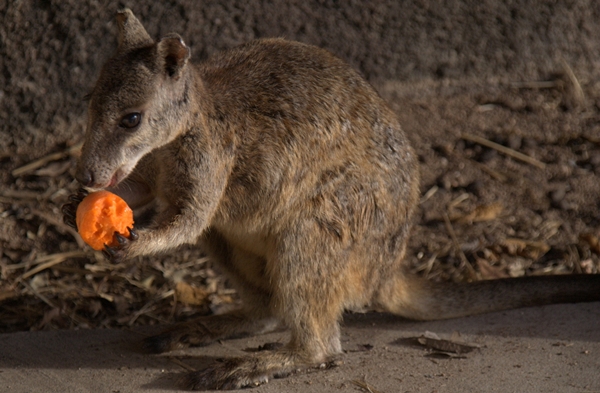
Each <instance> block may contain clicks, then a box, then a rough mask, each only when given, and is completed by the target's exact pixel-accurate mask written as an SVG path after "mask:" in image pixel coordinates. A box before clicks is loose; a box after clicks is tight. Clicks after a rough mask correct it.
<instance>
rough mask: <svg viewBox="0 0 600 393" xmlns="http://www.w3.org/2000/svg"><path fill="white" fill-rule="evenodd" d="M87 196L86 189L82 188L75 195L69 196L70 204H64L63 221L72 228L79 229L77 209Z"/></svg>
mask: <svg viewBox="0 0 600 393" xmlns="http://www.w3.org/2000/svg"><path fill="white" fill-rule="evenodd" d="M87 195H88V191H87V190H86V189H84V188H80V189H79V190H77V192H76V193H75V194H71V195H69V203H66V204H64V205H63V206H62V208H61V210H62V213H63V221H64V223H65V224H67V225H68V226H70V227H71V228H74V229H77V221H76V217H77V207H78V206H79V204H80V203H81V201H82V200H83V198H85V197H86V196H87Z"/></svg>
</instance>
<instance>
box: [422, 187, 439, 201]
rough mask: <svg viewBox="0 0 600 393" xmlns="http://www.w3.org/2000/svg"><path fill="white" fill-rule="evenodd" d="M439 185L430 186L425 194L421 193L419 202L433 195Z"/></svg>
mask: <svg viewBox="0 0 600 393" xmlns="http://www.w3.org/2000/svg"><path fill="white" fill-rule="evenodd" d="M438 190H439V187H438V186H433V187H431V188H430V189H429V190H428V191H427V192H426V193H425V195H423V197H422V198H421V201H420V202H419V203H424V202H425V201H427V200H428V199H429V198H431V197H432V196H434V195H435V193H436V192H438Z"/></svg>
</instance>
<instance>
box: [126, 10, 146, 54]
mask: <svg viewBox="0 0 600 393" xmlns="http://www.w3.org/2000/svg"><path fill="white" fill-rule="evenodd" d="M117 25H119V36H118V40H119V51H121V52H122V51H124V50H127V49H133V48H139V47H143V46H149V45H152V44H153V43H154V41H153V40H152V38H151V37H150V35H149V34H148V32H146V29H144V26H142V24H141V23H140V21H139V20H138V19H137V18H136V17H135V15H133V12H131V10H130V9H129V8H124V9H122V10H120V11H119V12H117Z"/></svg>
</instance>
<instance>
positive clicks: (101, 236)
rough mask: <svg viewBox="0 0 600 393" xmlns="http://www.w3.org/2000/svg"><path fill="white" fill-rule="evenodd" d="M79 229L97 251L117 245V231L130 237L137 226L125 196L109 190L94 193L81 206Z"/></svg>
mask: <svg viewBox="0 0 600 393" xmlns="http://www.w3.org/2000/svg"><path fill="white" fill-rule="evenodd" d="M75 221H76V223H77V231H78V232H79V235H80V236H81V238H82V239H83V241H85V242H86V243H87V244H89V245H90V246H91V247H92V248H93V249H94V250H102V249H103V248H104V245H105V244H106V245H108V246H112V247H114V246H117V245H118V243H117V241H116V239H115V236H114V234H115V232H118V233H120V234H121V235H123V236H125V237H127V236H129V230H128V229H127V228H133V211H132V210H131V208H130V207H129V206H128V205H127V202H125V201H124V200H123V199H122V198H121V197H119V196H118V195H116V194H113V193H112V192H109V191H97V192H93V193H90V194H89V195H88V196H86V197H85V198H84V199H83V201H81V203H80V204H79V206H78V207H77V214H76V217H75Z"/></svg>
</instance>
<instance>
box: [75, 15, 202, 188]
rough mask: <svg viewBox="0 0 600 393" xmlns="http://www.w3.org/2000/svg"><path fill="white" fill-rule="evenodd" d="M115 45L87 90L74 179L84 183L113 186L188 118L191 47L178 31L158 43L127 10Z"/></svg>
mask: <svg viewBox="0 0 600 393" xmlns="http://www.w3.org/2000/svg"><path fill="white" fill-rule="evenodd" d="M117 24H118V26H119V35H118V43H119V44H118V49H117V51H116V53H115V55H114V56H113V57H112V58H110V59H109V60H108V61H107V63H106V64H105V65H104V67H103V68H102V71H101V72H100V76H99V78H98V81H97V82H96V85H95V87H94V89H93V91H92V93H91V94H90V102H89V106H88V122H87V130H86V135H85V140H84V143H83V148H82V152H81V158H80V159H79V162H78V164H77V169H76V174H75V177H76V178H77V180H78V181H79V182H80V183H82V184H83V185H85V186H89V187H93V188H105V187H110V186H115V185H117V184H118V183H119V182H120V181H121V180H123V179H124V178H125V177H127V175H129V173H130V172H131V171H132V170H133V168H134V167H135V165H136V164H137V162H138V161H139V160H140V158H142V157H143V156H144V155H145V154H147V153H148V152H150V151H152V150H154V149H156V148H158V147H160V146H164V145H165V144H167V143H169V142H171V141H172V140H173V139H174V138H175V137H176V136H177V135H178V134H179V133H180V132H181V130H182V129H183V127H184V125H185V123H186V122H187V117H188V113H189V111H188V109H189V108H188V107H189V105H190V95H191V94H192V93H191V91H192V90H193V89H194V87H193V86H192V83H193V76H192V75H191V73H190V72H189V68H190V67H191V65H189V64H188V60H189V58H190V50H189V48H188V47H187V46H186V45H185V44H184V42H183V40H182V39H181V38H180V37H179V36H177V35H169V36H167V37H165V38H163V39H161V40H159V41H157V42H155V41H154V40H152V38H150V36H149V35H148V33H147V32H146V30H145V29H144V27H143V26H142V24H141V23H140V22H139V20H138V19H137V18H136V17H135V16H134V15H133V13H132V12H131V11H130V10H128V9H125V10H122V11H119V13H118V14H117Z"/></svg>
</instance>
